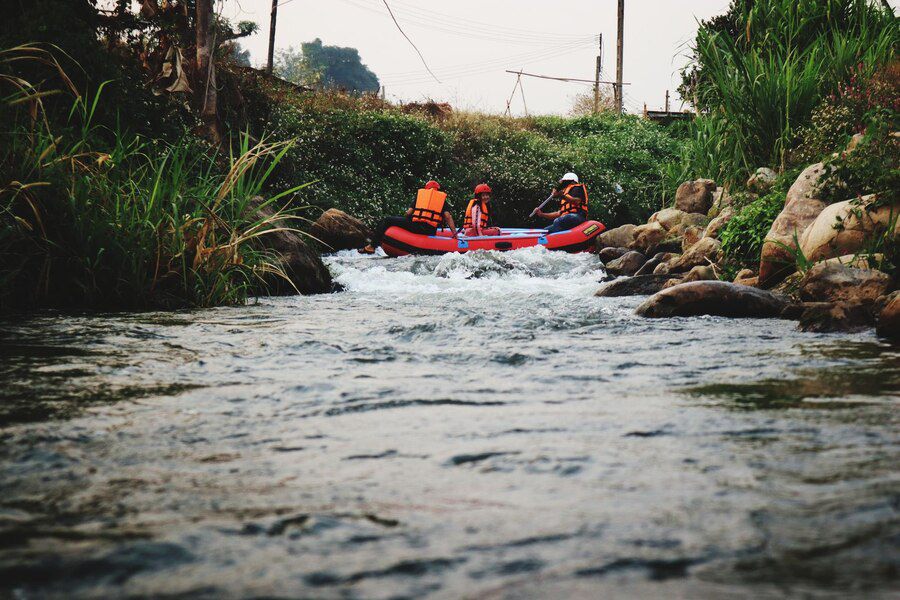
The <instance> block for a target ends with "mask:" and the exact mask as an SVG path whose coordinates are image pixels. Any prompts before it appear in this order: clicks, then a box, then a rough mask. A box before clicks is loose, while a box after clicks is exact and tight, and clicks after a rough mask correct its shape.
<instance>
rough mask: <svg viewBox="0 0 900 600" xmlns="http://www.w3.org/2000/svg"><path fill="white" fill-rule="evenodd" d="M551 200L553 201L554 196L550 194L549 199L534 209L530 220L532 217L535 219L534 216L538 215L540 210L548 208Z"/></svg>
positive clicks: (529, 216)
mask: <svg viewBox="0 0 900 600" xmlns="http://www.w3.org/2000/svg"><path fill="white" fill-rule="evenodd" d="M551 200H553V194H550V195H549V196H547V199H546V200H544V201H543V202H541V205H540V206H538V207H537V208H536V209H534V210H533V211H531V214H530V215H528V218H529V219H530V218H531V217H533V216H534V215H536V214H537V212H538V211H539V210H541V209H542V208H544V207H545V206H547V203H548V202H550V201H551Z"/></svg>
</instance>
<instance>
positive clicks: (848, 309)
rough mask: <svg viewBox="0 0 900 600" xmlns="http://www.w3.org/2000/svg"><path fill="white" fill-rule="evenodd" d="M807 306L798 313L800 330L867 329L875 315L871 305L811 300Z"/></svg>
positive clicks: (846, 330) (820, 331)
mask: <svg viewBox="0 0 900 600" xmlns="http://www.w3.org/2000/svg"><path fill="white" fill-rule="evenodd" d="M807 306H808V308H806V309H805V310H804V311H803V313H802V314H801V315H800V325H799V328H800V331H807V332H813V333H830V332H834V331H844V332H853V331H862V330H864V329H868V328H870V327H872V325H873V324H874V319H875V317H874V314H873V312H872V306H871V305H858V304H857V305H851V304H832V303H829V302H813V303H808V304H807Z"/></svg>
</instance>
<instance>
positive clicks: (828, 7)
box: [689, 0, 900, 182]
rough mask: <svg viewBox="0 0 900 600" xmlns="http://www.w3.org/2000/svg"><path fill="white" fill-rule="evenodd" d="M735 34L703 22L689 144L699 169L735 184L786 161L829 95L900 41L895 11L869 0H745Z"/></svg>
mask: <svg viewBox="0 0 900 600" xmlns="http://www.w3.org/2000/svg"><path fill="white" fill-rule="evenodd" d="M733 10H739V14H738V15H737V17H738V24H739V25H740V27H739V31H742V32H743V33H742V34H740V35H738V36H733V35H729V33H728V32H726V31H716V30H713V29H711V28H707V27H701V28H700V30H699V31H698V34H697V38H696V42H695V47H694V56H695V61H696V63H697V65H698V66H699V67H700V73H701V74H702V83H701V85H699V86H698V89H697V93H698V97H697V99H698V104H699V105H700V107H701V108H705V109H706V111H705V114H703V115H702V116H701V117H700V118H699V119H698V120H697V124H696V128H695V132H694V137H693V140H692V142H691V144H690V146H691V148H690V149H689V152H690V160H691V161H692V164H691V167H692V168H693V170H695V171H698V170H703V169H708V170H707V171H706V174H707V175H708V176H714V175H715V176H718V177H719V178H720V179H724V180H726V181H731V182H735V181H738V180H741V179H743V178H744V177H746V175H747V174H748V172H750V171H751V170H752V169H754V168H756V167H758V166H763V165H767V166H772V167H782V168H783V167H784V166H785V165H786V162H787V156H788V151H789V150H790V149H791V147H792V146H793V145H794V144H795V142H796V137H797V132H798V130H799V128H800V127H801V126H803V125H804V124H806V123H807V122H808V121H809V117H810V114H811V113H812V111H813V109H814V108H815V107H816V106H817V105H818V103H819V102H820V101H821V100H822V98H823V97H824V96H825V95H826V94H828V93H831V92H833V91H834V90H836V89H837V86H838V85H839V84H840V83H841V82H843V81H846V80H847V79H849V77H850V74H851V73H852V72H853V71H854V70H856V69H858V68H860V66H862V69H863V71H864V73H867V74H870V73H871V72H872V71H873V70H874V69H875V68H877V67H878V66H880V65H883V64H885V63H887V62H889V61H890V60H891V59H892V58H893V57H894V56H895V53H896V48H897V44H898V42H900V29H898V27H897V20H896V18H895V17H894V15H893V13H892V12H891V11H890V10H888V9H886V8H885V7H883V6H882V5H880V4H877V3H873V2H870V1H869V0H758V1H755V2H743V3H739V6H738V7H736V8H733Z"/></svg>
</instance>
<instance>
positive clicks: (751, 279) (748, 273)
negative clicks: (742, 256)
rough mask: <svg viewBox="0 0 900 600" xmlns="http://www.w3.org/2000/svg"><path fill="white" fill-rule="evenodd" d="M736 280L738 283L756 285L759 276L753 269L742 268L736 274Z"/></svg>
mask: <svg viewBox="0 0 900 600" xmlns="http://www.w3.org/2000/svg"><path fill="white" fill-rule="evenodd" d="M734 282H735V283H736V284H738V285H750V286H753V287H756V285H757V283H758V282H759V278H758V277H757V276H756V273H754V272H753V269H741V270H740V271H738V273H737V275H735V277H734Z"/></svg>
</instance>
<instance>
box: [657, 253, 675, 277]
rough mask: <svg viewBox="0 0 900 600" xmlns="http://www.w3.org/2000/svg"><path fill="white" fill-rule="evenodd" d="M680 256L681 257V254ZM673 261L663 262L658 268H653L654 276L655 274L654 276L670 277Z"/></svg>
mask: <svg viewBox="0 0 900 600" xmlns="http://www.w3.org/2000/svg"><path fill="white" fill-rule="evenodd" d="M678 256H679V257H680V256H681V255H680V254H679V255H678ZM673 260H674V259H673ZM673 260H668V261H666V262H661V263H659V264H658V265H656V266H655V267H654V268H653V274H654V275H668V274H669V272H670V271H671V270H672V268H671V266H670V265H671V264H672V262H673Z"/></svg>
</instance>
